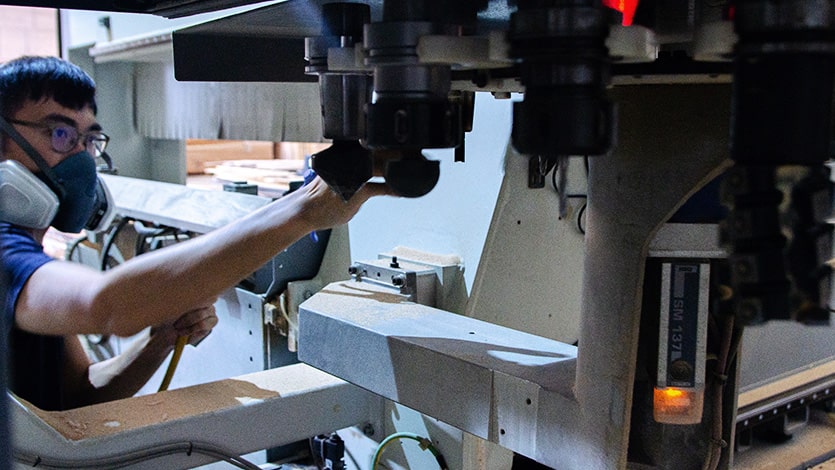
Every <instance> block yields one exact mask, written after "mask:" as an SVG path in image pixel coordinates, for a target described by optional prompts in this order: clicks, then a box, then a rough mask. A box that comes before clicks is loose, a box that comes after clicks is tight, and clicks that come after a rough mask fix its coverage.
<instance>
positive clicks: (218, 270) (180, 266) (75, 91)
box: [0, 57, 388, 409]
mask: <svg viewBox="0 0 835 470" xmlns="http://www.w3.org/2000/svg"><path fill="white" fill-rule="evenodd" d="M0 118H2V119H4V120H5V121H6V122H7V123H8V124H9V125H10V127H11V128H12V129H11V130H9V129H5V130H4V131H3V132H2V134H3V135H2V145H1V146H0V160H5V159H12V160H15V161H17V162H18V163H20V164H22V165H23V166H25V167H26V168H27V169H29V170H30V171H31V172H32V173H34V174H36V175H37V176H38V177H39V178H41V179H42V180H44V181H46V182H48V183H49V182H50V181H52V184H53V186H54V185H55V183H54V180H60V181H63V182H64V184H63V186H64V188H63V189H64V190H65V191H64V192H65V194H64V195H63V196H62V197H59V199H60V205H59V208H58V212H57V214H56V216H55V218H54V219H53V223H52V225H53V226H54V227H55V228H58V229H59V230H63V231H70V232H72V231H79V230H80V229H81V227H83V224H84V221H86V220H87V219H88V218H89V217H90V215H91V214H90V211H91V209H90V207H89V204H87V203H86V202H85V198H89V195H90V194H91V193H93V192H95V184H96V182H95V181H96V178H95V176H94V174H93V177H92V178H90V172H95V165H94V164H93V155H94V154H96V153H98V152H100V151H102V150H103V146H104V144H106V142H107V140H108V138H107V136H105V135H104V134H103V133H102V132H101V129H102V128H101V125H100V124H99V123H98V122H96V103H95V85H94V83H93V81H92V79H90V77H89V76H87V75H86V74H85V73H84V72H83V71H82V70H80V69H79V68H78V67H76V66H74V65H72V64H70V63H68V62H65V61H63V60H60V59H56V58H43V57H25V58H21V59H17V60H15V61H12V62H9V63H7V64H4V65H3V66H0ZM15 133H17V134H19V136H17V137H16V138H12V137H13V136H11V135H12V134H15ZM21 138H22V141H21ZM27 146H30V147H31V148H30V149H29V151H28V152H27V149H26V148H25V147H27ZM33 149H34V151H35V152H36V155H34V157H33V155H31V153H32V150H33ZM38 156H39V157H41V158H42V159H43V160H44V161H45V162H46V165H47V166H48V168H47V169H46V170H47V172H52V173H53V174H54V175H57V176H55V177H54V178H53V179H52V180H50V178H48V177H46V176H44V174H43V173H44V171H43V170H42V169H39V167H38V165H37V164H36V162H35V161H34V160H37V157H38ZM91 185H93V186H91ZM53 189H55V188H53ZM59 192H60V191H59ZM387 193H388V190H387V188H386V187H385V186H384V185H382V184H367V185H366V186H365V187H363V188H362V189H361V190H360V191H359V192H358V193H357V194H356V195H354V197H353V198H351V200H350V201H349V202H344V201H343V200H342V199H341V198H340V197H339V196H338V195H337V194H336V193H335V192H333V191H332V190H331V189H330V188H328V186H327V185H326V184H325V183H324V182H323V181H321V180H320V179H318V178H317V179H315V180H314V181H313V182H312V183H310V184H308V185H306V186H304V187H302V188H301V189H299V190H297V191H295V192H293V193H291V194H289V195H288V196H285V197H283V198H281V199H279V200H278V201H275V202H273V203H271V204H269V205H267V206H265V207H263V208H261V209H259V210H258V211H255V212H253V213H251V214H249V215H247V216H245V217H243V218H242V219H240V220H238V221H236V222H234V223H231V224H229V225H227V226H225V227H222V228H220V229H217V230H215V231H213V232H211V233H209V234H206V235H203V236H200V237H197V238H195V239H192V240H190V241H187V242H184V243H178V244H175V245H173V246H171V247H168V248H165V249H161V250H156V251H154V252H151V253H148V254H145V255H142V256H139V257H136V258H133V259H131V260H129V261H127V262H125V263H123V264H121V265H119V266H117V267H116V268H114V269H111V270H108V271H104V272H101V271H96V270H93V269H90V268H88V267H86V266H82V265H79V264H74V263H68V262H63V261H58V260H53V259H51V258H49V257H47V256H46V255H45V254H44V253H43V248H42V246H41V243H42V240H43V235H44V230H35V229H27V228H24V227H18V226H14V225H11V224H8V223H3V222H0V269H2V272H3V273H5V274H6V275H7V279H8V280H9V289H8V291H9V292H7V295H6V299H5V304H4V308H5V310H6V312H7V313H6V315H7V319H8V324H11V325H13V328H12V341H13V344H11V345H10V350H11V361H10V362H11V368H12V369H13V371H14V372H13V375H12V380H11V388H12V390H13V391H15V392H16V393H17V394H18V395H19V396H21V397H22V398H24V399H27V400H29V401H30V402H32V403H33V404H34V405H36V406H38V407H40V408H43V409H66V408H72V407H76V406H82V405H86V404H91V403H96V402H100V401H106V400H110V399H116V398H121V397H127V396H131V395H133V394H134V393H135V392H136V391H137V390H138V389H139V388H141V387H142V385H143V384H144V383H145V382H146V381H147V379H148V378H149V377H150V376H151V375H152V374H153V373H154V372H155V371H156V369H157V368H158V367H159V365H160V364H161V362H162V361H163V360H164V358H165V357H166V356H167V354H168V353H169V352H170V351H171V349H172V348H173V344H174V342H175V339H176V338H177V337H178V336H186V335H187V336H189V337H190V339H191V342H192V343H196V342H197V341H199V340H200V339H202V338H203V337H204V336H205V335H207V334H208V333H209V331H210V330H211V329H212V327H214V326H215V324H216V323H217V318H216V317H215V314H214V310H213V307H212V304H213V302H214V299H215V298H216V297H217V296H218V295H219V294H220V293H221V292H222V291H224V290H225V289H227V288H229V287H231V286H233V285H235V284H236V283H237V282H238V281H239V280H241V279H243V278H245V277H246V276H247V275H249V274H250V273H252V272H253V271H255V270H256V269H257V268H258V267H260V266H261V265H263V264H264V263H266V262H267V261H268V260H269V259H271V258H272V257H273V256H275V255H276V254H278V253H279V252H281V251H282V250H284V249H285V248H286V247H288V246H289V245H291V244H292V243H293V242H295V241H296V240H298V239H299V238H301V237H302V236H304V235H306V234H308V233H310V232H312V231H314V230H320V229H325V228H330V227H333V226H336V225H340V224H344V223H347V222H348V220H350V218H351V217H353V215H354V214H355V213H356V212H357V210H359V208H360V206H361V205H362V204H363V203H364V202H365V201H366V200H367V199H368V198H370V197H372V196H376V195H382V194H387ZM183 312H185V313H183ZM147 326H153V327H154V328H153V329H152V334H151V336H150V338H149V340H148V341H147V343H146V344H144V345H140V346H141V349H138V350H135V351H130V352H129V354H122V355H121V356H119V357H117V358H115V359H114V360H111V361H109V362H107V363H105V364H93V365H91V364H90V362H89V360H88V359H87V356H86V354H85V353H84V351H83V349H82V347H81V345H80V343H79V341H78V339H77V337H75V336H74V335H77V334H90V333H100V334H114V335H119V336H128V335H132V334H135V333H137V332H139V331H141V330H142V329H144V328H145V327H147Z"/></svg>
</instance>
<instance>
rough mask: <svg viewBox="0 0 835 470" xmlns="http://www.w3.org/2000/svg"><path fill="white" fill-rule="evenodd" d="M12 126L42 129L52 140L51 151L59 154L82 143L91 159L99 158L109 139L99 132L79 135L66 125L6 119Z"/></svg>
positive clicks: (74, 129) (76, 130)
mask: <svg viewBox="0 0 835 470" xmlns="http://www.w3.org/2000/svg"><path fill="white" fill-rule="evenodd" d="M7 121H9V122H10V123H12V124H18V125H21V126H26V127H32V128H35V129H43V130H45V131H48V132H47V135H49V136H50V138H51V139H52V150H55V151H56V152H59V153H66V152H69V151H71V150H72V149H74V148H75V146H76V145H78V142H79V141H83V142H84V148H85V149H86V150H87V152H88V153H90V155H92V156H93V157H96V158H98V157H101V156H102V154H103V153H104V149H105V148H106V147H107V143H108V142H110V137H109V136H108V135H107V134H105V133H103V132H99V131H93V132H88V133H87V134H81V133H80V132H79V131H78V129H76V128H75V127H73V126H69V125H66V124H45V123H38V122H29V121H18V120H16V119H7Z"/></svg>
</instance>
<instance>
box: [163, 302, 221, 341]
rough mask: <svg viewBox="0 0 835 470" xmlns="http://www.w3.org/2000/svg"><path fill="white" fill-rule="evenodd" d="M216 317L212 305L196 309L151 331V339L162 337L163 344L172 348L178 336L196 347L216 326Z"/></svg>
mask: <svg viewBox="0 0 835 470" xmlns="http://www.w3.org/2000/svg"><path fill="white" fill-rule="evenodd" d="M217 321H218V320H217V315H216V314H215V306H214V304H209V305H206V306H202V307H198V308H196V309H194V310H189V311H188V312H186V313H184V314H182V315H181V316H180V317H179V318H177V319H176V320H174V321H173V322H171V323H166V324H164V325H160V326H157V327H154V328H152V329H151V336H152V337H160V336H161V337H164V338H165V339H166V341H165V344H170V345H171V347H174V343H175V342H176V340H177V338H178V337H180V336H187V337H188V339H189V340H188V342H189V344H191V345H192V346H197V344H198V343H200V341H202V340H203V338H205V337H206V336H208V335H209V333H211V331H212V329H213V328H214V327H215V325H217Z"/></svg>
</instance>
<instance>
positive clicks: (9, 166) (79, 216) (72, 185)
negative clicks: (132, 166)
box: [0, 117, 115, 233]
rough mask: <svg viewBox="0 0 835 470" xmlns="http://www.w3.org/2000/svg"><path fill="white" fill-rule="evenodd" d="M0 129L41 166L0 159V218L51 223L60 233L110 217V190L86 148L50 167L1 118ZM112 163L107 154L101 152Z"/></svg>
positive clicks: (95, 226) (94, 227)
mask: <svg viewBox="0 0 835 470" xmlns="http://www.w3.org/2000/svg"><path fill="white" fill-rule="evenodd" d="M0 131H2V132H4V133H5V134H6V135H8V136H9V137H10V138H11V139H12V140H14V141H15V143H17V144H18V146H20V148H21V149H23V151H24V152H26V154H27V155H28V156H29V158H31V159H32V160H33V161H34V162H35V164H36V165H37V166H38V168H39V169H40V173H38V174H37V175H34V174H32V173H31V172H30V171H29V170H28V169H26V168H25V167H24V166H23V165H21V164H20V163H18V162H16V161H13V160H4V161H2V162H0V220H2V221H4V222H8V223H10V224H14V225H19V226H22V227H27V228H35V229H43V228H46V227H48V226H50V225H51V226H53V227H55V228H56V229H57V230H60V231H62V232H69V233H76V232H80V231H81V230H82V229H87V230H91V231H101V230H104V229H106V228H107V227H109V226H110V224H111V223H112V221H113V217H114V215H115V213H114V205H113V198H112V196H111V195H110V191H109V190H108V189H107V185H105V183H104V181H103V180H102V179H101V177H99V175H98V174H97V172H96V163H95V160H94V159H93V157H92V155H90V153H89V152H87V151H86V150H84V151H81V152H78V153H75V154H72V155H70V156H69V157H67V158H65V159H64V160H63V161H61V163H59V164H58V165H55V167H54V168H50V167H49V165H48V164H47V163H46V161H45V160H44V159H43V157H42V156H41V155H40V154H39V153H38V151H37V150H35V149H34V147H32V145H31V144H29V142H27V141H26V139H24V138H23V136H22V135H20V133H18V132H17V130H16V129H15V128H14V127H12V126H11V124H9V122H8V121H7V120H6V119H4V118H2V117H0ZM102 157H103V158H104V160H105V161H106V162H107V163H108V164H110V157H109V156H107V154H105V153H102Z"/></svg>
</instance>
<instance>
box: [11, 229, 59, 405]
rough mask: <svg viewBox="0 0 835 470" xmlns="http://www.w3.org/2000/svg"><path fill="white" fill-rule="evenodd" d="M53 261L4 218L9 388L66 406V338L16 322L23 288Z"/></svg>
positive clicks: (34, 400) (37, 400) (27, 397)
mask: <svg viewBox="0 0 835 470" xmlns="http://www.w3.org/2000/svg"><path fill="white" fill-rule="evenodd" d="M50 261H53V258H51V257H50V256H48V255H47V254H46V253H44V251H43V247H42V246H41V245H40V243H38V242H37V241H36V240H35V239H34V238H32V235H30V234H29V233H28V232H27V231H26V230H23V229H21V228H20V227H16V226H13V225H9V224H7V223H4V222H0V275H2V276H3V277H4V278H5V281H6V298H5V299H3V303H2V306H3V315H4V319H5V320H6V332H4V333H7V334H9V342H8V343H7V344H8V346H9V355H8V357H9V388H10V389H11V390H12V391H13V392H15V393H16V394H17V395H18V396H19V397H21V398H23V399H25V400H27V401H29V402H30V403H32V404H33V405H35V406H37V407H38V408H41V409H44V410H59V409H63V405H62V399H61V396H62V389H63V387H62V376H63V363H64V339H63V338H62V337H60V336H42V335H35V334H32V333H27V332H25V331H23V330H20V329H18V328H16V327H15V326H14V314H15V306H16V305H17V299H18V297H19V296H20V291H21V290H23V287H24V286H25V285H26V282H27V281H28V280H29V278H30V277H31V276H32V274H33V273H34V272H35V271H36V270H37V269H38V268H40V267H41V266H43V265H44V264H46V263H48V262H50Z"/></svg>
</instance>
